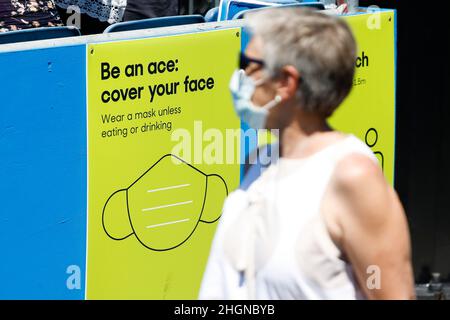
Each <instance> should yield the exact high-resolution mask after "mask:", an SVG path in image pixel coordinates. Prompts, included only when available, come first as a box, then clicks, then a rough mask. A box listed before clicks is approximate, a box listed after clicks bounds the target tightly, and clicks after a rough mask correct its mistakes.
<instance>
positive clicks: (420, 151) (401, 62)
mask: <svg viewBox="0 0 450 320" xmlns="http://www.w3.org/2000/svg"><path fill="white" fill-rule="evenodd" d="M443 3H444V1H439V2H435V1H433V2H432V1H422V2H418V3H414V2H413V1H411V0H409V1H407V0H395V1H394V0H391V1H373V0H372V1H364V0H360V5H361V6H368V5H371V4H376V5H378V6H380V7H382V8H393V9H397V10H398V12H397V27H398V64H397V67H398V68H397V140H396V163H395V170H396V182H395V187H396V189H397V191H398V193H399V195H400V198H401V200H402V202H403V204H404V206H405V209H406V213H407V216H408V220H409V225H410V230H411V237H412V245H413V263H414V271H415V275H416V281H417V282H420V283H423V282H428V280H429V277H430V272H439V273H441V276H442V279H443V280H446V281H449V282H450V181H449V177H450V133H449V130H450V128H448V127H447V126H448V122H449V120H450V113H449V107H450V106H449V92H450V83H449V75H450V70H449V59H450V53H449V49H448V47H449V40H450V37H449V30H450V22H449V14H450V13H449V12H448V11H447V10H446V8H444V7H441V6H442V5H443Z"/></svg>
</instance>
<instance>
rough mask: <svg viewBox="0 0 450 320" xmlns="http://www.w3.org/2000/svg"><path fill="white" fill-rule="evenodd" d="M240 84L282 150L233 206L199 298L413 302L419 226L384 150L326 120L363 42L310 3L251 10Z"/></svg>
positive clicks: (346, 87) (344, 90) (237, 94)
mask: <svg viewBox="0 0 450 320" xmlns="http://www.w3.org/2000/svg"><path fill="white" fill-rule="evenodd" d="M246 23H247V25H248V27H249V31H250V33H251V34H252V38H251V41H250V43H249V45H248V47H247V50H246V52H245V53H243V54H241V63H240V69H241V70H239V71H236V72H235V74H234V75H233V78H232V80H231V83H230V88H231V91H232V95H233V100H234V107H235V110H236V113H237V114H238V115H239V116H240V117H241V120H243V121H245V122H247V123H248V124H249V125H250V126H251V127H253V128H255V129H261V128H267V129H278V130H279V147H280V154H281V157H280V158H279V159H278V161H277V162H276V163H273V164H272V165H270V166H269V168H267V169H266V171H264V172H263V173H262V175H261V176H260V177H259V178H257V179H256V180H255V181H254V182H253V183H252V184H251V185H250V187H249V188H248V189H247V190H242V189H241V190H237V191H235V192H233V193H232V194H231V195H230V196H229V197H228V199H227V200H226V202H225V205H224V209H223V215H222V218H221V220H220V223H219V226H218V229H217V232H216V235H215V239H214V241H213V244H212V248H211V254H210V258H209V261H208V264H207V267H206V271H205V274H204V279H203V282H202V285H201V290H200V296H199V297H200V299H410V298H414V297H415V293H414V284H413V272H412V266H411V253H410V250H411V248H410V246H411V245H410V238H409V229H408V225H407V221H406V217H405V212H404V210H403V207H402V205H401V203H400V201H399V199H398V197H397V194H396V192H395V191H394V190H393V188H392V187H391V186H390V185H389V184H388V183H387V181H386V180H385V177H384V175H383V172H382V170H381V168H380V165H379V163H378V160H377V158H376V157H375V155H374V154H373V153H372V151H371V150H370V149H369V147H368V146H367V145H366V144H365V143H364V142H362V141H360V140H359V139H358V138H356V137H355V136H353V135H348V134H344V133H341V132H338V131H335V130H333V129H332V128H331V127H330V126H329V125H328V123H327V119H328V118H329V117H330V116H331V115H332V114H333V113H334V111H335V110H336V109H337V108H338V107H339V106H340V105H341V103H342V102H343V101H344V99H345V98H346V97H347V95H348V94H349V92H350V91H351V88H352V82H353V77H354V73H355V61H356V43H355V39H354V37H353V35H352V32H351V31H350V29H349V27H348V25H347V24H346V23H345V22H344V21H343V20H341V19H339V18H337V17H334V16H330V15H324V14H322V13H319V12H317V11H312V10H307V9H298V8H297V9H268V10H261V11H259V12H256V13H252V14H249V15H248V18H247V19H246Z"/></svg>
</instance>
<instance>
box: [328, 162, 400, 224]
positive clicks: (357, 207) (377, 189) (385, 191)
mask: <svg viewBox="0 0 450 320" xmlns="http://www.w3.org/2000/svg"><path fill="white" fill-rule="evenodd" d="M332 185H333V189H334V192H335V193H336V195H337V196H338V198H339V199H340V201H341V202H342V203H343V204H344V205H345V207H346V208H347V209H346V210H345V211H346V212H350V213H351V212H353V213H355V214H356V215H357V216H358V217H359V218H364V219H367V218H373V219H374V220H378V219H381V220H383V221H384V219H385V218H386V215H391V214H392V213H393V212H397V213H403V209H402V207H401V204H400V201H399V199H398V197H397V195H396V193H395V191H394V190H393V188H392V187H391V186H390V185H389V183H388V182H387V181H386V179H385V177H384V174H383V172H382V170H381V168H380V166H379V165H378V164H377V163H376V162H375V161H373V160H372V159H371V158H369V157H367V156H365V155H362V154H351V155H348V156H346V157H345V158H343V159H342V160H340V161H339V163H338V164H337V166H336V169H335V172H334V174H333V177H332ZM353 218H355V217H354V216H353ZM366 221H368V222H369V221H370V219H369V220H366Z"/></svg>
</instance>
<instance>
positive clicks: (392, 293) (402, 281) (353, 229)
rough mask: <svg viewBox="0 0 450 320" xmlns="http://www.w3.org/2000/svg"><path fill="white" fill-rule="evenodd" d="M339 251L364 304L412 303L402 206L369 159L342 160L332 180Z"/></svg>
mask: <svg viewBox="0 0 450 320" xmlns="http://www.w3.org/2000/svg"><path fill="white" fill-rule="evenodd" d="M332 190H333V191H332V193H333V194H334V199H335V201H334V204H335V208H336V215H335V216H336V224H337V226H338V229H339V230H340V231H339V240H338V243H339V246H340V247H341V249H342V250H343V251H344V253H345V255H346V257H347V259H348V260H349V262H350V264H351V265H352V267H353V270H354V272H355V275H356V278H357V280H358V282H359V284H360V286H361V288H362V290H363V291H364V293H365V294H366V296H367V298H369V299H413V298H414V297H415V293H414V280H413V272H412V266H411V253H410V252H411V246H410V238H409V230H408V225H407V221H406V217H405V213H404V210H403V207H402V205H401V203H400V201H399V199H398V197H397V195H396V193H395V191H394V190H393V189H392V187H391V186H390V185H388V183H387V182H386V180H385V178H384V176H383V173H382V172H381V170H380V168H379V167H378V166H377V165H376V164H375V163H374V162H373V161H372V160H370V159H369V158H367V157H364V156H362V155H352V156H350V157H348V158H346V159H344V160H342V161H341V162H340V163H339V165H338V167H337V169H336V172H335V174H334V177H333V179H332Z"/></svg>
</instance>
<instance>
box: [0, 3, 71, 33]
mask: <svg viewBox="0 0 450 320" xmlns="http://www.w3.org/2000/svg"><path fill="white" fill-rule="evenodd" d="M62 25H63V23H62V21H61V18H60V16H59V14H58V11H57V10H56V5H55V2H54V1H53V0H45V1H44V0H42V1H41V0H0V32H6V31H15V30H23V29H29V28H39V27H55V26H62Z"/></svg>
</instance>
